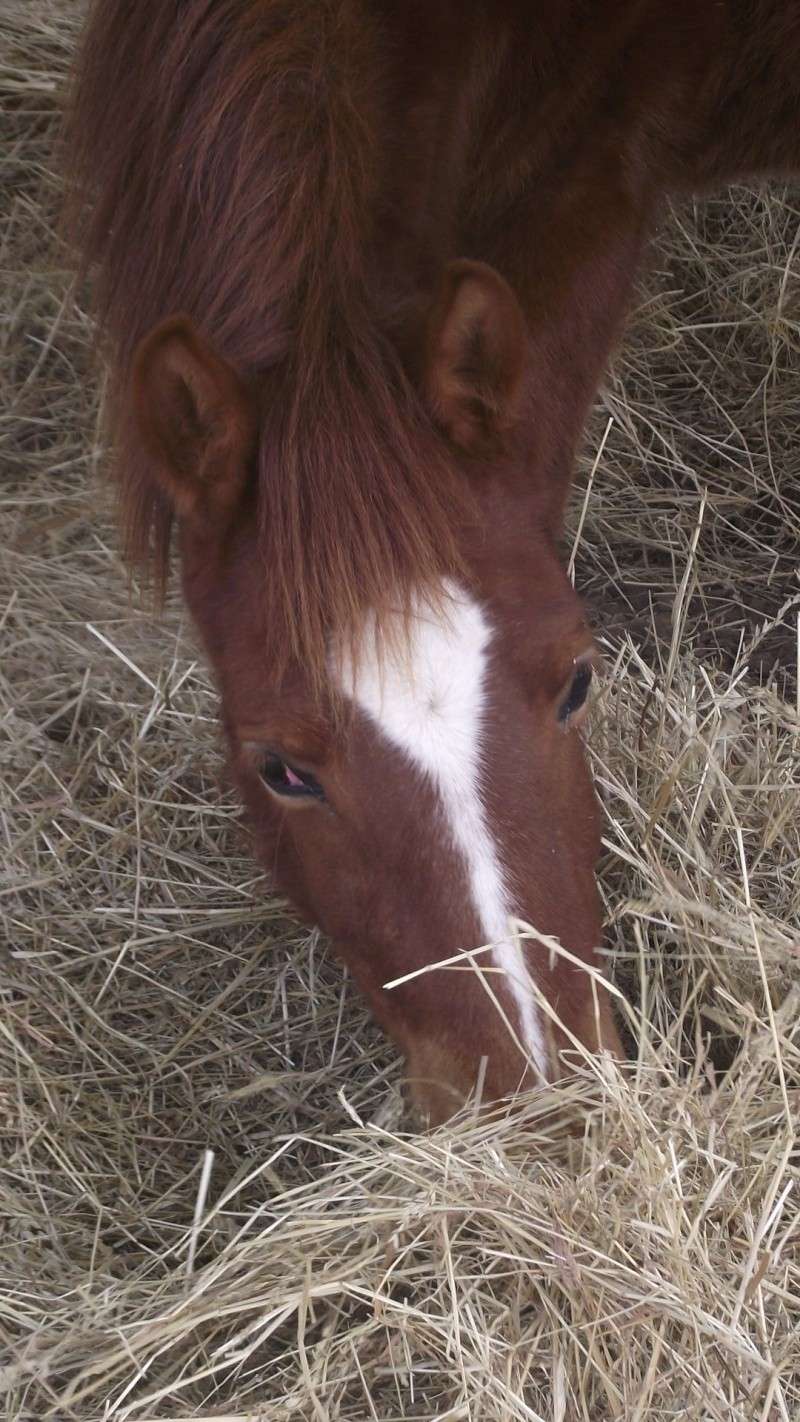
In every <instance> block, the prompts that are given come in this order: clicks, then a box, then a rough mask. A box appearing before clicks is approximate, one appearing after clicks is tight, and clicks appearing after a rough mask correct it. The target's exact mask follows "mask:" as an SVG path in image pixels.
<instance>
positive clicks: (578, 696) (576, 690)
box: [558, 662, 592, 725]
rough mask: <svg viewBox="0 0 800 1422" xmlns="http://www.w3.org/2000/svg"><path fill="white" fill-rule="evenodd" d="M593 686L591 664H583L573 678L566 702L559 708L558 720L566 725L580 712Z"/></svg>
mask: <svg viewBox="0 0 800 1422" xmlns="http://www.w3.org/2000/svg"><path fill="white" fill-rule="evenodd" d="M591 684H592V668H591V666H590V664H589V662H581V663H580V665H579V666H578V667H577V669H576V671H575V675H574V676H573V678H572V685H571V686H570V689H569V691H568V693H567V697H566V700H565V701H562V703H561V705H560V706H559V708H558V719H559V721H562V722H563V723H564V724H565V725H566V723H567V722H568V721H569V720H570V718H571V717H572V716H574V715H575V713H576V712H577V711H580V709H581V707H582V706H583V705H584V703H585V701H586V698H587V696H588V695H589V687H590V686H591Z"/></svg>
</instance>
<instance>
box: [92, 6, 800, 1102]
mask: <svg viewBox="0 0 800 1422" xmlns="http://www.w3.org/2000/svg"><path fill="white" fill-rule="evenodd" d="M799 101H800V20H798V16H797V12H796V7H794V6H793V4H792V3H790V0H718V2H715V3H698V0H542V3H534V0H403V3H393V2H392V0H307V3H301V0H155V3H152V4H145V3H140V4H136V5H134V4H133V3H131V0H94V4H93V7H92V10H91V14H90V19H89V25H88V29H87V35H86V41H85V44H84V49H83V54H82V57H81V61H80V65H79V70H78V75H77V81H76V88H75V93H74V98H73V104H72V112H71V120H70V124H69V130H68V140H69V154H70V162H71V170H72V173H73V192H72V200H71V211H72V221H73V227H74V230H75V232H76V234H77V236H78V238H79V242H80V245H81V247H82V251H83V255H84V260H85V263H86V264H87V265H88V266H91V267H92V268H93V270H94V274H95V291H96V294H97V306H98V313H99V318H100V327H101V331H102V334H103V336H104V339H105V341H106V344H107V349H108V353H109V356H110V360H111V366H112V374H113V383H114V403H113V411H112V417H113V424H114V435H115V443H116V447H117V459H118V464H119V473H120V480H121V488H122V498H123V517H124V522H125V525H126V529H127V536H128V546H129V551H130V553H131V554H132V556H133V557H134V558H138V559H141V560H147V559H148V558H152V560H153V563H154V566H155V569H156V573H157V576H158V578H159V580H161V581H163V578H164V576H165V573H166V565H167V555H168V548H169V542H170V532H171V527H172V522H173V518H174V517H175V516H176V515H177V518H178V523H179V531H180V548H181V561H182V570H183V580H184V589H185V593H186V597H187V600H188V603H189V606H190V608H191V610H192V612H193V615H194V617H195V619H196V621H197V623H198V626H199V628H200V630H201V632H202V635H203V637H204V639H205V642H206V646H207V648H208V651H209V655H210V658H211V661H212V663H213V665H214V669H215V672H216V675H217V677H218V680H219V683H220V687H221V691H222V697H223V707H224V716H225V723H226V729H227V732H228V737H229V740H230V744H231V752H232V762H233V767H234V773H235V775H236V777H237V779H238V781H239V783H240V785H241V788H242V791H243V794H244V796H245V798H246V800H247V802H248V804H249V806H250V810H251V815H252V819H253V823H254V826H255V829H256V834H257V840H258V845H259V850H260V852H261V854H262V857H263V858H264V860H265V862H266V863H267V864H268V865H269V867H270V868H273V869H274V870H275V872H276V876H277V878H278V879H279V881H280V882H282V883H283V884H284V885H285V887H286V888H287V889H288V891H289V892H291V894H292V895H293V897H294V898H295V900H296V902H297V903H298V904H299V905H300V906H301V908H303V909H304V910H305V911H306V912H307V913H308V914H309V915H310V916H312V917H313V918H314V919H316V920H317V921H319V922H321V923H322V925H323V927H325V928H326V929H327V930H328V932H330V933H331V935H332V936H333V937H334V939H335V940H336V941H337V944H338V946H339V949H340V951H341V953H342V955H343V957H344V958H345V959H346V961H347V962H348V963H349V964H350V965H351V967H352V969H353V972H354V975H355V976H356V978H357V980H358V981H359V983H360V984H361V986H362V988H363V990H364V991H365V992H366V994H367V995H368V997H369V999H370V1001H371V1002H372V1004H373V1007H374V1010H375V1012H376V1015H377V1016H378V1017H379V1018H380V1020H381V1021H383V1022H384V1024H385V1025H386V1027H387V1029H388V1030H389V1031H391V1032H392V1033H393V1034H394V1036H395V1037H396V1038H397V1040H398V1041H399V1042H400V1043H401V1045H402V1046H403V1047H404V1050H405V1051H406V1053H407V1055H408V1057H409V1063H410V1069H411V1071H412V1074H413V1073H414V1072H415V1071H416V1073H417V1074H418V1075H420V1076H425V1075H426V1074H427V1075H429V1074H430V1072H431V1071H433V1072H434V1073H435V1075H436V1076H437V1078H438V1084H436V1085H430V1084H429V1086H428V1087H426V1088H425V1089H424V1090H423V1092H422V1095H423V1099H426V1100H427V1102H428V1104H429V1105H430V1106H431V1107H432V1109H433V1111H434V1114H437V1113H438V1114H443V1113H444V1112H445V1109H446V1108H445V1104H444V1103H445V1100H449V1098H450V1095H451V1094H452V1092H453V1091H455V1093H456V1096H457V1097H458V1098H460V1097H463V1095H464V1094H465V1092H466V1091H468V1090H469V1087H470V1084H471V1082H472V1081H473V1080H474V1076H475V1070H476V1065H477V1060H478V1059H479V1058H480V1056H481V1055H482V1054H488V1053H489V1050H490V1049H491V1063H490V1071H489V1074H488V1075H487V1081H486V1086H487V1092H488V1094H490V1095H496V1094H501V1093H502V1092H504V1091H507V1090H511V1089H513V1087H514V1086H515V1085H516V1084H517V1082H518V1080H519V1073H520V1070H521V1066H522V1065H523V1063H521V1059H520V1057H519V1053H518V1052H517V1051H516V1049H515V1048H513V1047H509V1044H508V1042H507V1041H506V1040H505V1039H503V1038H502V1035H501V1036H500V1037H498V1030H497V1018H496V1015H495V1014H494V1013H493V1009H490V1007H489V1006H488V1005H487V1004H488V999H487V996H486V994H485V993H484V992H482V990H481V988H480V986H479V985H478V984H476V982H475V981H474V980H469V982H468V983H467V984H466V985H465V986H463V988H462V989H461V990H460V991H459V995H458V997H457V999H454V998H453V995H452V987H451V984H450V983H449V982H445V981H444V980H443V979H442V975H441V974H438V975H437V974H434V975H433V976H432V977H431V978H430V979H429V978H423V979H421V980H419V981H418V982H417V983H416V985H410V986H409V987H408V988H407V989H403V991H402V992H398V993H395V994H394V995H389V994H387V993H386V992H385V991H384V988H383V984H384V983H385V981H386V980H387V978H389V977H392V976H394V975H396V972H397V971H400V972H402V971H407V970H408V968H409V966H413V965H416V966H424V965H425V963H426V962H428V963H429V962H431V961H435V960H436V959H437V958H438V957H441V956H448V954H450V953H452V952H454V951H458V950H459V949H460V948H462V947H464V946H465V944H469V943H470V942H472V943H474V942H475V941H476V934H477V933H478V932H479V927H478V925H477V924H476V923H475V922H474V921H473V917H474V915H473V913H472V910H470V909H469V906H468V904H467V903H466V899H467V895H466V890H465V884H464V881H463V866H460V865H459V863H458V859H457V856H456V855H455V854H454V850H453V846H452V845H451V844H449V843H443V842H442V837H441V833H440V832H439V834H438V839H437V825H438V821H437V813H438V812H437V809H436V805H435V801H434V798H433V797H432V796H431V795H430V789H429V787H426V786H425V785H424V784H421V783H417V780H415V779H414V777H413V776H412V775H410V774H409V773H408V768H407V767H403V766H399V765H398V764H397V758H396V755H394V753H390V751H389V749H388V748H387V746H386V745H385V744H383V743H382V742H381V740H380V738H379V737H377V736H376V735H375V733H374V730H372V731H371V730H370V728H369V727H368V726H366V725H365V724H363V723H362V722H361V721H359V719H358V718H356V720H355V721H353V722H352V723H350V724H348V725H346V726H345V725H343V724H341V723H340V722H339V721H338V720H337V717H336V716H335V715H334V714H333V713H332V709H331V704H330V703H331V696H330V692H331V685H330V676H329V669H328V667H327V663H326V656H327V652H328V648H329V646H330V642H331V639H332V638H334V639H336V640H337V641H338V642H340V643H341V642H342V640H343V639H344V640H345V641H346V640H347V639H348V638H349V639H357V636H358V633H359V629H360V628H361V626H362V625H363V622H364V618H365V615H366V614H367V613H374V614H375V615H376V617H377V619H378V624H379V625H380V624H381V622H382V621H387V620H388V615H389V614H390V613H392V614H393V613H394V612H395V611H396V610H397V609H398V608H399V609H403V608H405V609H406V611H407V612H408V611H409V609H410V605H411V599H412V597H413V596H416V595H418V594H423V595H424V594H426V593H427V594H429V595H431V596H436V595H438V592H439V589H440V587H441V581H442V578H443V577H445V576H447V575H456V576H457V577H458V579H459V580H460V581H461V582H462V583H463V584H465V585H466V586H467V587H468V588H469V590H470V591H471V592H472V593H473V594H474V595H475V596H476V597H477V598H478V600H479V601H480V602H481V604H482V606H484V607H485V608H486V609H487V613H488V615H489V616H490V618H491V622H492V626H493V629H494V630H495V631H496V633H497V636H496V638H495V642H494V643H493V648H492V676H493V686H492V691H493V702H492V706H493V710H492V715H491V716H490V718H489V724H488V728H487V735H488V740H487V747H486V756H485V767H484V770H485V775H486V781H487V783H486V786H485V787H484V788H485V800H486V806H487V812H488V814H489V818H490V820H491V824H492V830H493V833H494V836H495V839H496V842H497V844H498V846H499V848H500V851H501V852H502V857H503V862H504V864H505V866H506V867H507V870H508V873H509V876H510V880H511V883H512V886H513V891H514V897H515V902H516V904H517V907H518V910H519V913H520V915H521V916H523V917H529V918H530V919H531V920H532V921H535V922H536V925H537V927H538V928H539V929H540V930H542V931H544V932H549V933H552V934H554V935H556V936H558V937H559V938H560V939H561V941H562V943H564V944H566V945H568V946H569V947H570V949H571V951H573V952H574V953H575V954H576V955H577V957H578V958H579V959H582V960H584V961H585V962H587V963H591V962H593V961H594V952H595V949H596V946H597V943H598V941H599V914H598V903H597V895H596V890H595V887H594V881H593V865H594V860H595V856H596V851H597V842H598V840H597V816H596V809H595V806H594V801H593V798H592V794H591V790H590V786H589V781H588V776H587V772H586V768H585V764H584V761H583V757H582V755H581V749H580V743H579V741H578V740H577V739H576V737H575V736H574V734H571V733H565V732H564V731H563V728H562V727H560V726H559V723H558V718H557V708H558V704H559V698H560V697H563V694H564V688H565V686H567V685H568V683H569V677H570V674H571V668H572V665H573V662H572V659H573V657H574V656H576V655H578V654H579V652H580V651H581V649H582V647H583V646H585V643H586V638H587V635H588V634H587V633H586V629H585V626H584V624H583V620H582V616H581V613H580V608H579V605H578V603H577V600H576V598H575V595H574V593H573V591H572V589H571V588H570V587H569V584H568V582H567V579H566V577H565V575H564V572H563V568H561V567H560V566H559V561H558V554H557V541H558V538H559V535H560V530H561V519H562V511H563V505H564V500H565V497H566V494H567V491H568V488H569V482H570V478H571V472H572V463H573V457H574V452H575V448H576V445H577V442H578V440H579V438H580V435H581V430H582V425H583V420H584V415H585V411H586V409H587V406H588V404H589V402H590V401H591V399H592V397H593V395H594V392H595V390H596V387H597V382H598V380H599V378H600V376H601V374H602V371H603V369H604V365H605V362H606V360H607V358H608V354H609V351H610V348H611V346H612V344H613V341H614V339H615V337H616V334H617V332H618V330H619V327H620V324H621V322H622V319H623V317H624V314H625V310H626V306H627V303H628V301H629V298H630V293H631V289H632V285H633V281H634V278H635V274H636V271H637V269H638V266H639V264H640V262H641V259H642V254H643V251H644V248H645V245H646V241H647V237H648V234H649V232H650V231H651V229H652V226H653V224H654V222H655V221H656V219H657V216H658V212H659V208H660V204H661V202H662V200H663V197H664V195H665V194H666V193H667V192H668V191H670V190H671V189H675V188H687V187H688V188H693V187H697V186H698V185H702V184H706V183H709V182H712V181H713V182H718V181H722V180H723V179H725V178H728V177H732V176H736V175H739V174H753V173H754V172H759V173H760V172H766V171H783V172H785V171H790V170H793V169H795V168H796V167H797V166H798V158H799V156H800V123H799V122H798V109H799V108H800V103H799ZM276 747H277V748H278V749H279V750H280V752H281V754H283V755H285V756H290V757H291V756H294V757H295V758H296V759H297V761H298V763H299V764H303V763H305V764H307V765H309V766H310V767H312V768H313V769H314V771H315V773H316V772H318V773H319V775H320V776H323V777H325V781H326V787H327V789H328V791H329V801H328V806H327V808H326V809H325V810H324V811H322V810H320V809H319V807H317V808H316V809H313V808H311V807H306V809H301V810H298V811H297V813H295V811H294V810H287V809H286V808H285V807H283V806H278V805H276V803H275V802H274V800H273V799H272V797H271V795H270V794H269V793H268V792H267V791H266V790H265V788H264V785H263V783H262V781H261V780H260V778H259V774H258V765H259V759H258V758H259V756H261V755H262V754H263V750H264V748H272V749H273V750H274V749H275V748H276ZM528 962H529V965H530V969H531V972H532V974H533V976H534V978H535V979H536V981H537V983H538V985H539V987H540V988H541V990H542V991H543V992H544V993H545V995H546V997H547V998H548V1000H549V1001H550V1002H551V1003H553V1004H555V1005H556V1006H557V1010H558V1011H559V1012H560V1014H561V1015H562V1017H563V1020H564V1023H565V1026H566V1027H567V1029H568V1031H570V1032H573V1033H574V1034H575V1035H576V1036H577V1037H578V1038H579V1039H580V1040H581V1041H584V1042H586V1043H587V1044H588V1045H589V1046H590V1047H591V1048H594V1047H596V1046H598V1045H600V1044H602V1043H605V1045H607V1046H610V1047H611V1048H612V1049H614V1050H615V1049H616V1048H617V1045H618V1044H617V1038H616V1033H615V1029H614V1026H613V1022H612V1020H611V1014H610V1012H609V1011H608V1010H607V1004H606V1005H604V1006H603V1007H602V1010H601V1012H600V1020H599V1022H597V1021H596V1020H595V1014H594V1006H593V994H592V991H591V988H590V986H589V984H588V983H587V980H586V976H585V974H583V973H582V972H581V971H580V970H579V969H576V970H573V969H572V968H568V967H566V966H564V965H563V964H555V965H554V966H550V965H548V964H547V963H546V962H544V961H542V959H541V955H538V956H537V955H536V954H535V953H534V952H533V950H529V953H528ZM498 991H499V993H500V996H501V997H502V996H503V993H504V991H505V990H504V989H503V987H502V986H501V987H500V988H499V989H498ZM506 1001H507V1002H508V1001H509V999H508V998H507V995H506ZM454 1003H457V1005H458V1010H457V1011H456V1010H455V1008H454ZM555 1045H556V1047H559V1046H563V1043H561V1042H556V1044H555Z"/></svg>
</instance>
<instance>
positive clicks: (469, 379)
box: [425, 261, 527, 452]
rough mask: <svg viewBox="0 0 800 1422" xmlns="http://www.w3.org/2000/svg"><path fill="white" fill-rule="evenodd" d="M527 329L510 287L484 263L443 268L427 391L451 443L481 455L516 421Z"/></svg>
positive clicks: (431, 329) (430, 327)
mask: <svg viewBox="0 0 800 1422" xmlns="http://www.w3.org/2000/svg"><path fill="white" fill-rule="evenodd" d="M526 348H527V329H526V326H525V318H524V316H523V314H522V310H521V308H520V305H519V302H518V301H517V298H516V297H515V295H514V293H513V291H512V290H511V287H510V286H509V285H508V282H507V281H505V280H504V278H503V277H501V276H500V274H499V272H496V271H495V270H494V268H493V267H488V266H486V265H485V263H483V262H469V261H457V262H451V263H450V264H449V266H447V267H446V268H445V271H444V277H443V281H442V289H441V292H440V294H439V298H438V300H437V301H436V303H435V305H434V308H433V311H432V312H431V316H430V320H429V323H428V333H427V352H426V372H425V389H426V393H427V396H428V399H429V400H430V402H431V405H432V407H433V412H434V414H435V416H436V418H437V419H438V420H439V422H440V424H441V425H443V427H444V428H445V429H446V430H447V432H448V434H449V435H450V437H451V439H453V440H454V441H455V442H456V444H459V445H461V446H462V448H464V449H470V450H473V451H476V452H477V451H479V450H480V449H482V448H486V447H487V446H491V445H492V444H494V443H496V441H497V439H498V437H502V435H503V434H504V433H506V432H507V431H508V430H509V429H510V428H511V427H512V426H513V425H514V424H515V422H516V421H517V420H518V418H519V416H520V414H521V412H522V404H523V400H524V393H525V391H524V386H525V369H526Z"/></svg>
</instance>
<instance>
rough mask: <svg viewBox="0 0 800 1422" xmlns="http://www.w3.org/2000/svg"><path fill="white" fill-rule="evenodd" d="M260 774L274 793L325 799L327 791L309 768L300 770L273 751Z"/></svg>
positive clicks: (263, 763) (264, 762)
mask: <svg viewBox="0 0 800 1422" xmlns="http://www.w3.org/2000/svg"><path fill="white" fill-rule="evenodd" d="M259 774H260V775H261V779H262V780H263V782H264V784H265V785H266V787H267V789H268V790H271V791H272V793H273V795H282V796H284V797H285V798H286V799H293V800H299V799H303V798H306V799H314V800H324V799H325V791H324V790H323V788H322V786H321V785H320V783H319V781H318V780H317V779H316V777H315V776H313V775H311V774H310V773H309V771H307V770H298V769H297V768H296V766H293V765H289V763H288V761H285V760H282V759H281V757H280V756H278V755H273V754H272V753H271V752H268V753H267V755H265V757H264V759H263V761H262V763H261V766H260V770H259Z"/></svg>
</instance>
